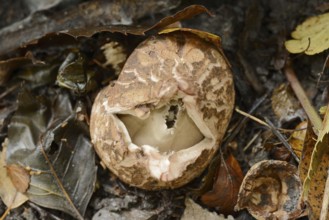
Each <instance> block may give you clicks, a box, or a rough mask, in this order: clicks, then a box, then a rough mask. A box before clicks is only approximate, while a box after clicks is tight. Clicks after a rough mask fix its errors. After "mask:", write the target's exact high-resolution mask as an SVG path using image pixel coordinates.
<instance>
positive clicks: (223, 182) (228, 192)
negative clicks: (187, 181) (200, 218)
mask: <svg viewBox="0 0 329 220" xmlns="http://www.w3.org/2000/svg"><path fill="white" fill-rule="evenodd" d="M242 179H243V173H242V170H241V168H240V165H239V163H238V161H237V160H236V159H235V158H234V156H233V155H232V154H230V155H229V156H228V158H227V159H226V160H225V161H223V160H222V161H221V163H220V166H219V169H218V171H217V177H216V180H215V183H214V185H213V188H212V190H211V191H209V192H207V193H205V194H203V195H202V196H201V201H202V202H203V203H204V204H205V205H207V206H209V207H215V208H216V209H218V210H219V212H220V213H223V214H231V213H233V211H234V206H235V205H236V202H237V198H238V192H239V188H240V185H241V182H242ZM223 198H225V199H223Z"/></svg>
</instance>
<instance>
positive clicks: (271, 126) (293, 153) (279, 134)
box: [265, 117, 299, 163]
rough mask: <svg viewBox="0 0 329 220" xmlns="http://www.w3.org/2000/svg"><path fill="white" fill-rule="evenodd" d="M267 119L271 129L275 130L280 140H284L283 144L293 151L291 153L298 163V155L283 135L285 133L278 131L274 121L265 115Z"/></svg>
mask: <svg viewBox="0 0 329 220" xmlns="http://www.w3.org/2000/svg"><path fill="white" fill-rule="evenodd" d="M265 121H266V123H267V124H268V125H269V126H270V128H271V131H272V132H273V134H274V135H275V136H277V137H278V138H279V139H280V141H281V142H282V144H283V146H285V147H286V148H287V150H288V151H289V152H290V153H291V155H292V156H293V158H294V159H295V160H296V161H297V163H299V158H298V156H297V155H296V153H295V152H294V150H293V149H292V148H291V146H290V144H289V143H288V142H287V140H286V139H285V138H284V137H283V135H282V134H281V133H280V132H278V131H277V129H275V127H274V125H273V123H272V122H271V121H270V120H269V119H268V118H266V117H265Z"/></svg>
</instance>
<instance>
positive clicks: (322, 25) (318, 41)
mask: <svg viewBox="0 0 329 220" xmlns="http://www.w3.org/2000/svg"><path fill="white" fill-rule="evenodd" d="M291 36H292V37H293V38H294V40H288V41H286V42H285V46H286V48H287V50H288V51H289V52H290V53H302V52H304V53H305V54H307V55H314V54H317V53H321V52H322V51H324V50H326V49H328V48H329V38H328V36H329V13H324V14H322V15H318V16H314V17H310V18H308V19H307V20H306V21H304V22H303V23H302V24H300V25H298V26H297V28H296V30H295V31H294V32H292V33H291Z"/></svg>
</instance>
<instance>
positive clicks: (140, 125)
mask: <svg viewBox="0 0 329 220" xmlns="http://www.w3.org/2000/svg"><path fill="white" fill-rule="evenodd" d="M119 118H120V119H121V121H122V122H123V123H124V124H125V126H126V128H127V130H128V132H129V135H130V138H131V140H132V142H133V143H134V144H136V145H137V146H143V145H148V146H153V147H155V148H156V149H158V151H159V152H167V153H169V152H172V151H179V150H182V149H185V148H188V147H191V146H194V145H195V144H197V143H199V142H200V141H201V140H202V139H203V138H204V136H203V134H202V133H201V132H200V130H199V128H198V127H197V126H196V125H195V123H194V122H193V120H192V119H191V118H190V117H189V115H188V114H187V112H186V110H185V109H184V108H182V106H180V105H179V104H173V105H167V106H164V107H161V108H160V109H154V110H152V111H151V113H150V115H149V117H147V118H146V119H144V120H143V119H140V118H138V117H136V116H133V115H120V116H119Z"/></svg>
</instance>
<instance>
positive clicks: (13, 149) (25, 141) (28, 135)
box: [7, 92, 96, 219]
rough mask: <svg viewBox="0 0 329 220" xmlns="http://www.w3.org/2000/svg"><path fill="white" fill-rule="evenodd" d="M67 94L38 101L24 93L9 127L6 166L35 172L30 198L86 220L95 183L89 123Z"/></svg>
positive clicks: (39, 98) (29, 191)
mask: <svg viewBox="0 0 329 220" xmlns="http://www.w3.org/2000/svg"><path fill="white" fill-rule="evenodd" d="M83 109H84V108H83V106H78V107H77V108H76V110H75V111H73V110H72V106H71V104H70V101H69V98H68V95H65V94H61V95H58V96H57V97H55V98H53V99H52V100H51V98H45V97H34V96H33V95H32V94H30V93H28V92H23V93H21V94H20V95H19V98H18V109H17V112H16V113H15V114H14V116H13V118H12V120H11V123H10V126H9V129H8V139H9V144H8V149H7V164H19V165H21V166H24V167H27V168H29V169H31V170H32V171H33V173H34V175H32V176H31V183H30V187H29V189H28V191H27V195H28V197H29V199H30V200H31V201H32V202H34V203H36V204H38V205H40V206H44V207H47V208H52V209H57V210H61V211H63V212H66V213H68V214H70V215H72V216H74V217H76V218H79V219H83V217H82V216H83V215H84V212H85V210H86V207H87V204H88V202H89V200H90V197H91V195H92V193H93V190H94V185H95V181H96V166H95V154H94V151H93V148H92V145H91V142H90V139H89V132H88V126H87V124H86V123H85V122H84V121H83V120H81V117H77V115H78V114H81V113H83V112H81V111H82V110H83Z"/></svg>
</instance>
